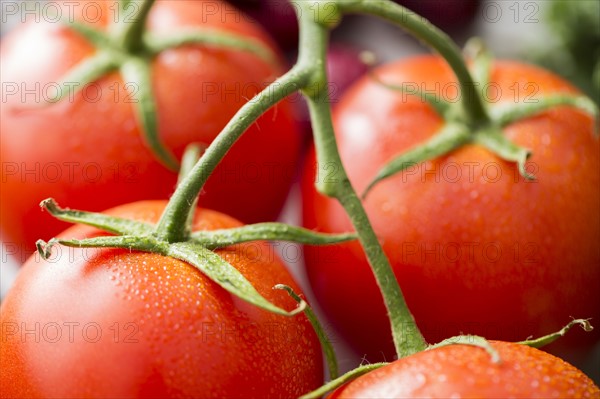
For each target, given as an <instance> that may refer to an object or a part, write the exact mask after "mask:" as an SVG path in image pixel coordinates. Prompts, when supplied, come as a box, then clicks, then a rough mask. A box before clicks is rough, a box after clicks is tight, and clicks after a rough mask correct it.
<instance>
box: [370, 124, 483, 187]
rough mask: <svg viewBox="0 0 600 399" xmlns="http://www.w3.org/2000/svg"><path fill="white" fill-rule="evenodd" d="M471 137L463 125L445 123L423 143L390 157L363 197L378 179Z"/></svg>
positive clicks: (466, 140)
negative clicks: (392, 157)
mask: <svg viewBox="0 0 600 399" xmlns="http://www.w3.org/2000/svg"><path fill="white" fill-rule="evenodd" d="M470 139H471V134H470V133H469V132H468V131H467V130H466V127H465V126H464V125H460V124H453V123H447V124H446V125H444V126H443V127H442V128H441V130H440V131H439V132H438V133H436V134H435V135H434V136H432V137H431V138H430V139H429V140H428V141H426V142H425V143H422V144H419V145H418V146H416V147H414V148H413V149H411V150H409V151H408V152H405V153H404V154H402V155H400V156H398V157H396V158H394V159H392V160H391V161H390V162H388V163H387V164H386V165H385V166H384V167H383V168H381V169H380V170H379V172H378V173H377V175H376V176H375V178H374V179H373V180H372V181H371V183H369V185H368V186H367V188H366V189H365V191H364V192H363V194H362V197H363V199H364V198H366V196H367V194H368V193H369V192H370V191H371V189H372V188H373V187H375V185H376V184H377V183H379V182H380V181H382V180H384V179H387V178H388V177H390V176H393V175H395V174H397V173H400V172H402V171H403V170H404V169H406V168H408V167H409V166H412V165H415V164H418V163H421V162H425V161H428V160H431V159H435V158H437V157H439V156H442V155H445V154H447V153H449V152H450V151H452V150H454V149H455V148H458V147H460V146H462V145H463V144H465V143H466V142H468V141H469V140H470Z"/></svg>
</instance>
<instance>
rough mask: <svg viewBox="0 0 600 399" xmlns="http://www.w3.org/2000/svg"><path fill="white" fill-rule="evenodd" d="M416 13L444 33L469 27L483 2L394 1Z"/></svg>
mask: <svg viewBox="0 0 600 399" xmlns="http://www.w3.org/2000/svg"><path fill="white" fill-rule="evenodd" d="M394 1H395V2H396V3H398V4H401V5H403V6H404V7H406V8H408V9H410V10H411V11H414V12H415V13H416V14H419V15H421V16H423V17H425V18H427V19H428V20H429V22H431V23H432V24H434V25H435V26H437V27H438V28H441V29H442V30H444V31H454V30H458V29H462V28H464V27H466V26H468V25H469V24H470V23H471V21H473V18H474V17H475V14H476V13H477V10H478V8H479V4H480V3H481V1H479V0H394Z"/></svg>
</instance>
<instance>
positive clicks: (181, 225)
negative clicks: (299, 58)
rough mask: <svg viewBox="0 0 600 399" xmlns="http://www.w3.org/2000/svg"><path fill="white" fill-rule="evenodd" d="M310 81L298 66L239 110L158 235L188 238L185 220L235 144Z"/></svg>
mask: <svg viewBox="0 0 600 399" xmlns="http://www.w3.org/2000/svg"><path fill="white" fill-rule="evenodd" d="M307 81H308V71H307V70H304V69H302V68H299V67H294V68H292V69H291V70H290V71H288V72H287V73H286V74H284V75H283V76H282V77H280V78H279V79H277V80H275V82H273V83H271V84H270V85H269V86H267V88H266V89H264V90H263V91H262V92H260V93H259V94H257V95H256V96H255V97H254V99H253V100H252V101H249V102H247V103H246V104H244V105H243V106H242V108H240V109H239V111H238V112H237V113H236V115H235V116H234V117H233V118H232V119H231V120H230V121H229V123H228V124H227V125H226V126H225V128H223V130H222V131H221V133H219V135H218V136H217V137H216V138H215V140H213V142H212V143H211V144H210V145H209V146H208V148H207V149H206V151H205V152H204V154H203V155H202V157H200V160H199V161H198V163H197V164H196V165H195V166H194V168H193V169H192V170H191V171H190V173H189V174H188V175H187V177H186V178H185V179H183V181H182V182H181V184H179V186H178V187H177V189H176V190H175V193H174V194H173V196H172V197H171V200H170V201H169V203H168V205H167V207H166V208H165V211H164V212H163V215H162V216H161V219H160V221H159V222H158V225H157V228H156V231H155V234H156V235H157V236H158V237H159V238H161V239H163V240H165V241H168V242H178V241H185V240H186V239H187V238H188V233H187V229H186V228H185V222H186V220H187V219H188V215H189V214H190V212H193V211H194V207H193V204H194V200H195V199H196V197H197V196H198V195H199V193H200V191H201V190H202V187H203V186H204V184H205V183H206V181H207V180H208V177H209V176H210V175H211V174H212V172H213V171H214V169H215V168H216V166H217V165H218V164H219V162H220V161H221V160H222V159H223V157H224V156H225V154H227V152H228V151H229V149H230V148H231V146H233V144H234V143H235V142H236V141H237V140H238V139H239V138H240V137H241V136H242V134H243V133H244V132H245V131H246V129H248V128H249V127H250V126H251V125H252V123H254V122H255V121H256V120H257V119H258V118H259V117H260V116H261V115H262V114H263V113H265V112H266V111H267V110H269V109H270V108H271V107H272V106H274V105H275V104H277V103H278V102H279V101H281V100H283V99H284V98H285V97H287V96H288V95H290V94H292V93H294V92H296V91H297V90H298V89H299V88H301V87H303V86H304V85H305V84H306V82H307Z"/></svg>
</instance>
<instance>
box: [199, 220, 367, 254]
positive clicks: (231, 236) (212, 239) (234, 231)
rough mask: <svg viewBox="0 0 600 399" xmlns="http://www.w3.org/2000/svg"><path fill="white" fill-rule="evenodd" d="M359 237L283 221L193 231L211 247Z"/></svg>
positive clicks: (332, 241) (324, 242)
mask: <svg viewBox="0 0 600 399" xmlns="http://www.w3.org/2000/svg"><path fill="white" fill-rule="evenodd" d="M357 238H358V237H357V235H356V234H355V233H346V234H324V233H318V232H315V231H312V230H307V229H303V228H300V227H295V226H290V225H287V224H283V223H256V224H249V225H246V226H243V227H235V228H231V229H221V230H211V231H197V232H194V233H192V239H193V240H194V241H196V242H198V243H200V244H202V245H204V246H206V247H207V248H211V249H214V248H222V247H227V246H229V245H234V244H240V243H244V242H249V241H257V240H265V241H266V240H268V241H290V242H296V243H300V244H309V245H328V244H337V243H340V242H344V241H350V240H356V239H357Z"/></svg>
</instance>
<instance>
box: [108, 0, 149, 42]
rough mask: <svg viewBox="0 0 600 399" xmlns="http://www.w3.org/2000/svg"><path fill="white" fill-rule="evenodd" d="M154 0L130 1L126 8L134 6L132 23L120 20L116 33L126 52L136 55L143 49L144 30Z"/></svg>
mask: <svg viewBox="0 0 600 399" xmlns="http://www.w3.org/2000/svg"><path fill="white" fill-rule="evenodd" d="M154 2H155V0H139V1H138V0H131V1H130V2H129V3H128V4H127V7H129V6H134V7H136V8H135V10H134V15H133V21H127V20H126V19H125V18H122V19H121V24H120V30H119V31H118V32H117V36H118V39H117V41H118V42H120V44H121V46H122V47H123V48H124V49H125V50H126V51H128V52H131V53H136V52H138V51H140V50H141V49H143V44H144V43H143V40H142V39H143V34H144V31H145V29H146V20H147V19H148V14H149V13H150V9H151V8H152V6H153V5H154Z"/></svg>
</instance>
